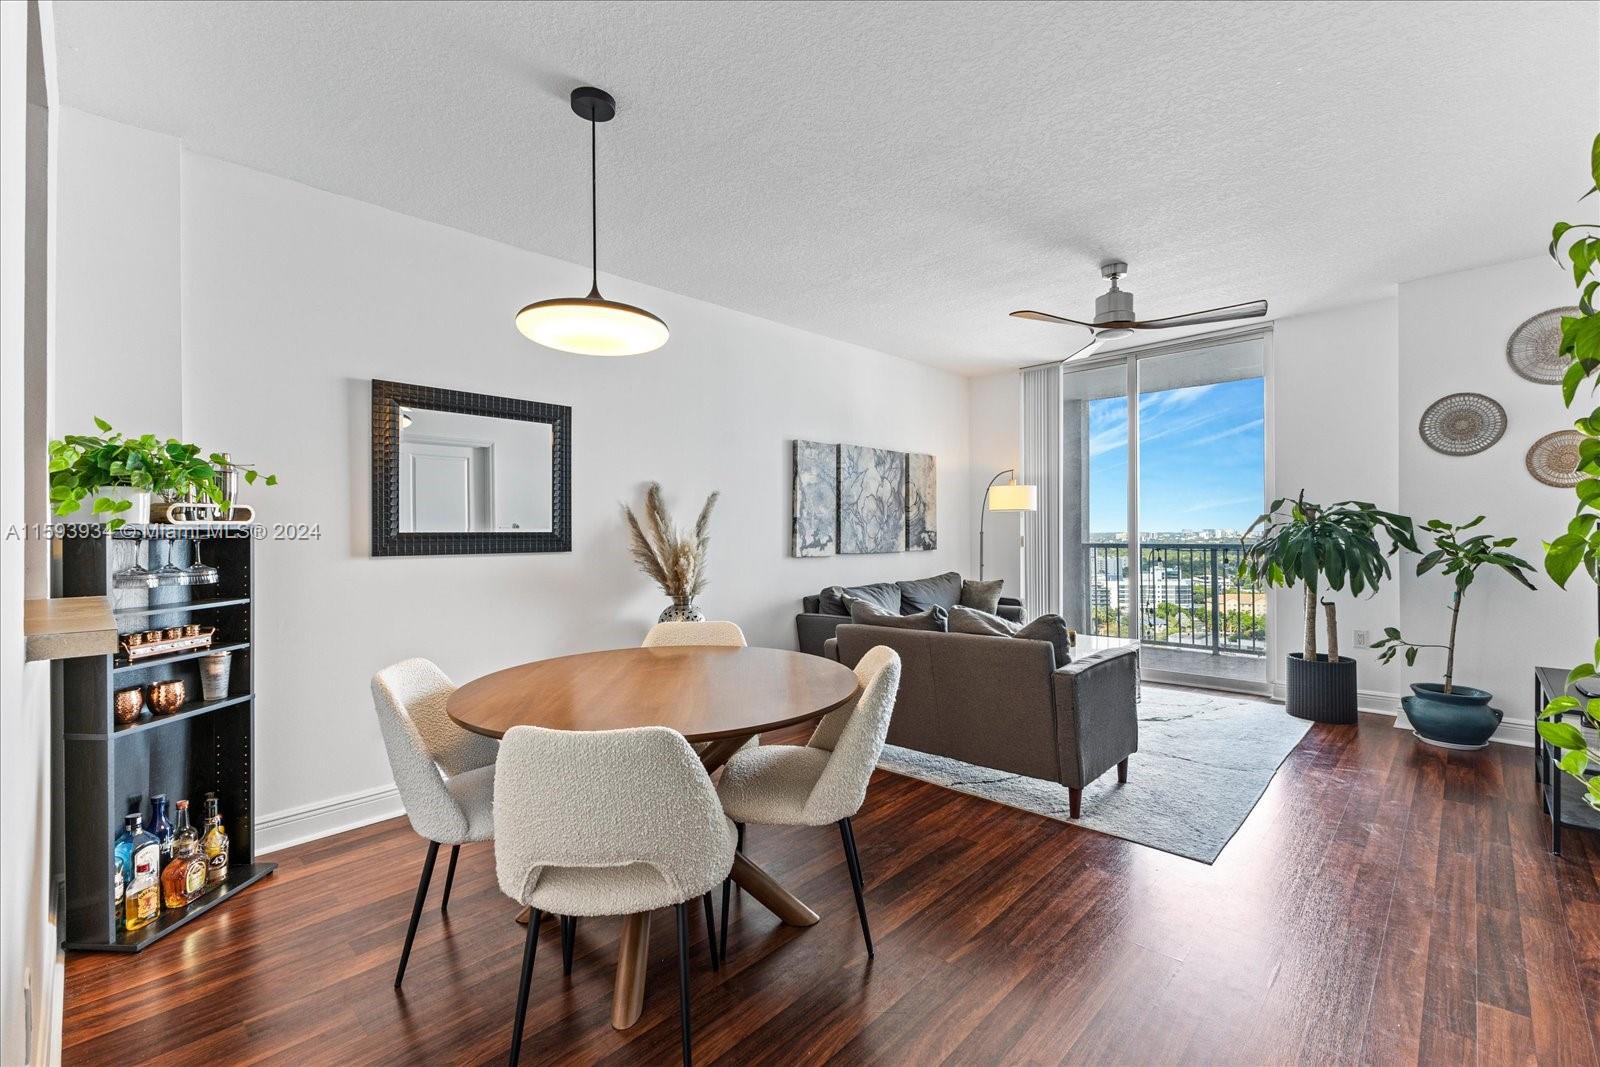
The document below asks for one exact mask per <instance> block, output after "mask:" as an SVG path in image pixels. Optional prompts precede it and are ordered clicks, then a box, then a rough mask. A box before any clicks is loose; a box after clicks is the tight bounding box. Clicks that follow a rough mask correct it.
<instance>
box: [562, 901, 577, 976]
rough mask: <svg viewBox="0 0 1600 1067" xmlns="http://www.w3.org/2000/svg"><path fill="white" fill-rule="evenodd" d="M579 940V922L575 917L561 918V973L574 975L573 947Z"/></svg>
mask: <svg viewBox="0 0 1600 1067" xmlns="http://www.w3.org/2000/svg"><path fill="white" fill-rule="evenodd" d="M577 939H578V920H577V917H576V916H573V915H563V916H561V973H562V974H571V973H572V947H573V944H574V943H575V942H576V941H577Z"/></svg>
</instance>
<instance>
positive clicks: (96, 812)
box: [58, 525, 276, 952]
mask: <svg viewBox="0 0 1600 1067" xmlns="http://www.w3.org/2000/svg"><path fill="white" fill-rule="evenodd" d="M69 533H71V534H73V536H68V537H64V538H62V540H61V541H60V562H61V584H62V590H61V594H62V595H63V596H103V597H107V598H109V599H110V601H111V607H112V615H113V617H114V618H115V619H116V620H117V628H118V630H119V632H122V633H130V632H137V631H140V630H153V629H157V628H164V627H168V626H176V625H179V624H181V623H186V622H201V623H203V624H205V625H207V626H215V627H216V628H217V629H216V635H215V637H214V638H213V640H212V645H211V647H210V648H207V649H202V650H200V651H197V652H186V653H180V654H176V655H171V656H162V657H159V658H155V659H152V660H139V661H134V662H132V663H128V662H124V657H122V656H121V655H120V654H119V655H105V656H83V657H79V658H77V659H70V660H65V661H63V664H62V668H61V678H60V683H61V684H60V701H59V704H60V707H59V712H58V713H59V716H60V722H61V735H60V736H61V746H62V751H61V760H62V766H63V779H64V781H63V787H62V789H61V791H60V795H61V798H62V799H61V804H62V807H63V808H64V817H63V819H62V824H63V829H62V832H61V839H60V840H61V847H62V850H63V851H62V856H63V862H62V875H63V880H64V882H65V887H64V891H63V900H64V905H63V908H62V914H63V916H64V923H63V926H64V938H63V947H65V948H67V949H69V950H86V951H97V952H138V951H140V950H141V949H144V948H147V947H149V946H150V945H152V944H154V943H155V942H156V941H159V940H160V939H161V938H162V937H164V936H166V935H167V934H169V933H171V932H172V931H174V930H177V929H179V928H181V927H183V926H186V925H188V924H189V923H191V922H194V921H195V920H197V919H199V918H200V917H201V916H203V915H205V913H206V912H208V911H210V910H211V909H212V908H215V907H217V906H219V905H221V904H223V903H225V902H226V901H228V900H230V899H232V898H233V897H234V896H236V895H237V894H238V893H239V892H240V891H241V890H243V889H245V888H247V887H249V886H251V885H253V884H255V883H256V882H258V881H260V880H261V879H262V878H264V877H266V876H267V875H268V874H271V873H272V871H273V870H274V869H275V868H276V864H273V863H258V862H256V857H255V832H254V827H253V820H254V811H255V795H254V794H255V786H254V780H255V688H254V679H255V669H254V658H255V657H254V653H255V619H254V603H255V598H254V592H253V590H254V569H253V565H254V558H253V556H254V542H253V540H252V538H251V536H250V531H249V529H248V528H247V527H234V526H168V525H150V526H124V527H122V528H121V529H118V530H116V531H113V532H107V531H106V530H105V529H104V528H103V527H98V526H83V527H72V528H70V529H69ZM197 553H198V554H199V556H200V560H201V561H203V562H204V563H207V564H210V565H211V566H213V567H216V568H217V570H218V572H219V577H218V581H217V582H216V583H215V584H214V585H201V586H184V585H172V586H166V585H163V586H157V587H156V588H153V589H144V588H138V589H118V588H117V587H116V583H115V581H114V580H113V576H114V575H115V574H116V573H117V572H118V571H121V570H123V569H124V568H126V567H129V566H132V565H133V564H134V563H139V564H141V565H143V566H144V567H146V568H148V569H150V570H155V569H157V568H158V567H160V566H161V565H162V564H163V563H165V562H168V561H170V562H171V563H172V564H173V565H174V566H177V567H180V568H182V567H187V566H188V565H189V564H190V563H192V562H195V561H196V554H197ZM217 651H227V652H230V653H231V654H232V662H231V665H230V676H229V679H228V687H229V688H228V693H227V694H226V696H224V697H223V698H222V699H218V700H205V699H203V698H202V694H201V687H200V657H201V656H203V655H206V654H207V653H210V652H217ZM168 678H179V679H182V680H183V683H184V687H185V691H186V694H187V696H188V698H189V699H188V701H187V702H186V703H185V704H184V705H183V707H182V708H180V709H179V710H178V711H177V712H175V713H173V714H171V715H165V716H155V715H152V714H151V712H150V710H149V709H148V707H147V708H146V709H145V711H144V712H143V713H142V714H141V716H140V717H139V719H137V720H136V721H134V722H132V723H127V724H120V723H118V722H117V721H116V719H115V717H114V716H113V714H112V707H113V694H114V693H115V692H116V691H117V690H119V689H123V688H127V687H131V686H135V685H138V686H141V687H142V686H146V685H149V684H150V683H152V682H157V681H162V680H164V679H168ZM158 793H165V794H166V795H167V796H168V797H169V798H170V799H171V800H172V801H173V802H176V801H177V800H180V799H184V798H187V799H188V800H189V801H190V814H191V818H192V819H194V820H200V819H203V817H204V812H203V810H202V805H201V798H203V797H204V795H205V794H206V793H215V794H216V796H217V800H218V802H219V804H220V805H221V810H222V821H223V826H225V827H226V828H227V831H228V838H229V857H228V858H229V864H230V865H229V867H228V878H227V881H226V882H224V883H223V885H222V886H221V887H219V888H217V889H213V890H212V891H211V892H209V893H207V894H206V895H204V896H202V897H201V898H200V899H199V900H196V901H195V902H194V903H192V904H190V905H189V906H188V907H187V908H183V909H179V910H172V911H168V910H166V909H163V910H162V912H161V914H160V916H159V917H158V918H157V919H156V920H155V921H154V922H152V923H150V924H149V925H147V926H144V927H142V928H140V929H138V930H132V931H130V930H127V929H125V928H124V927H123V924H122V921H121V920H122V917H121V916H120V915H118V914H117V910H116V901H115V900H114V892H113V880H114V876H115V867H114V851H113V850H114V844H115V839H116V835H117V832H118V831H119V830H120V829H121V828H122V817H123V815H124V814H126V813H128V812H132V811H139V812H140V813H141V814H143V815H144V816H145V819H146V821H147V822H148V819H149V815H150V797H152V796H154V795H155V794H158ZM197 828H198V827H197Z"/></svg>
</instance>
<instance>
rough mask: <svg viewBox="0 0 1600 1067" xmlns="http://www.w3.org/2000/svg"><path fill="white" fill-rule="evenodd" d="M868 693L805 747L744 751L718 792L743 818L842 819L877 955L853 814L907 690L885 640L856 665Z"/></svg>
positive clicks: (822, 822)
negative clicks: (897, 701) (902, 691)
mask: <svg viewBox="0 0 1600 1067" xmlns="http://www.w3.org/2000/svg"><path fill="white" fill-rule="evenodd" d="M855 671H856V679H857V680H858V681H859V682H860V683H861V695H860V696H859V697H858V698H857V699H856V702H855V703H854V704H853V705H850V706H848V707H844V708H840V709H839V710H838V711H835V712H832V713H830V714H829V715H827V716H825V717H824V718H823V720H822V721H821V722H819V723H818V724H817V728H816V730H814V731H813V732H812V734H811V740H810V741H808V742H806V743H805V744H804V745H763V746H762V747H760V748H756V749H747V750H743V751H740V752H736V753H734V755H733V758H732V759H730V760H729V761H728V762H727V765H726V766H724V767H723V769H722V779H721V781H720V782H718V784H717V795H718V796H719V797H720V798H721V800H722V808H723V810H724V811H725V812H727V814H728V817H729V818H730V819H733V820H734V821H735V822H738V823H746V822H755V823H768V824H772V825H778V826H826V825H828V824H829V823H836V824H837V825H838V827H839V837H840V839H841V841H843V843H844V856H845V863H846V864H847V865H848V866H849V868H850V885H851V888H853V889H854V890H855V894H856V914H857V915H858V916H859V917H860V919H861V936H862V937H863V938H864V939H865V940H866V943H867V955H868V957H871V956H872V955H873V954H874V952H873V947H872V929H871V928H870V927H869V926H868V925H867V905H866V900H865V898H864V897H863V895H862V886H863V882H862V877H861V857H860V855H859V854H858V853H857V852H856V837H855V829H854V828H853V827H852V826H851V824H850V819H851V817H852V816H853V815H855V813H856V812H858V811H860V810H861V804H862V802H863V801H864V800H866V797H867V781H868V780H869V779H870V778H871V777H872V771H873V768H875V767H876V766H877V765H878V756H879V755H880V754H882V752H883V739H884V736H885V735H886V734H887V733H888V732H889V716H890V715H891V714H892V713H893V712H894V697H895V693H896V691H897V690H898V689H899V688H900V656H899V654H897V653H896V652H895V651H894V650H893V649H890V648H886V647H884V646H883V645H879V646H878V647H876V648H873V649H870V650H868V652H867V654H866V655H865V656H862V657H861V662H860V663H858V664H856V668H855ZM722 922H723V928H722V945H723V953H724V954H726V953H727V938H728V930H727V922H728V893H727V886H726V884H724V886H723V899H722Z"/></svg>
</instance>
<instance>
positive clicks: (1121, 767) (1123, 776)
mask: <svg viewBox="0 0 1600 1067" xmlns="http://www.w3.org/2000/svg"><path fill="white" fill-rule="evenodd" d="M1117 781H1118V782H1121V783H1123V784H1124V785H1126V784H1127V781H1128V757H1126V756H1124V757H1122V762H1121V763H1119V764H1117Z"/></svg>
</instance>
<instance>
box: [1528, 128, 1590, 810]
mask: <svg viewBox="0 0 1600 1067" xmlns="http://www.w3.org/2000/svg"><path fill="white" fill-rule="evenodd" d="M1589 180H1590V183H1591V184H1590V186H1589V190H1588V192H1586V193H1584V194H1583V195H1584V196H1585V197H1587V196H1589V195H1590V194H1592V193H1594V192H1595V191H1596V190H1597V189H1600V136H1596V137H1595V139H1594V142H1593V144H1592V145H1591V147H1590V149H1589ZM1580 199H1582V198H1581V197H1580ZM1563 253H1564V254H1565V258H1566V261H1567V262H1566V263H1562V257H1563ZM1550 256H1551V258H1553V259H1554V260H1555V261H1556V262H1557V263H1562V265H1563V266H1567V264H1570V265H1571V270H1572V280H1573V284H1574V285H1575V286H1576V287H1577V289H1578V313H1577V314H1576V315H1568V316H1565V317H1564V318H1562V320H1561V354H1562V355H1564V356H1566V357H1567V358H1568V359H1569V360H1571V362H1570V363H1568V364H1567V370H1566V374H1565V376H1564V377H1563V378H1562V380H1561V397H1562V400H1563V401H1565V403H1566V405H1567V407H1569V408H1570V407H1571V406H1572V403H1573V401H1574V400H1575V399H1577V396H1578V391H1579V389H1581V388H1582V387H1583V386H1584V385H1585V384H1587V385H1588V386H1589V394H1590V395H1591V396H1592V395H1593V394H1594V392H1595V389H1596V386H1597V385H1600V381H1597V375H1600V310H1597V309H1596V307H1595V294H1596V292H1597V291H1600V224H1596V223H1592V222H1588V223H1577V224H1573V223H1570V222H1558V223H1556V224H1555V228H1554V229H1553V230H1552V231H1551V234H1550ZM1580 410H1581V409H1580ZM1573 426H1575V427H1576V428H1577V430H1578V432H1579V433H1580V434H1582V435H1583V438H1584V439H1583V440H1582V441H1581V442H1579V445H1578V474H1579V476H1580V478H1579V481H1578V484H1577V486H1576V487H1575V495H1576V496H1577V508H1576V509H1575V510H1576V514H1575V515H1574V516H1573V518H1572V521H1571V522H1570V523H1568V525H1567V529H1566V532H1565V533H1563V534H1561V535H1560V536H1559V537H1557V538H1555V540H1553V541H1549V542H1547V543H1546V545H1545V556H1544V569H1545V573H1547V574H1549V575H1550V577H1551V578H1552V579H1553V580H1554V581H1555V583H1556V585H1558V586H1561V587H1562V588H1565V587H1566V584H1567V580H1568V579H1569V578H1571V577H1572V575H1573V574H1575V573H1576V572H1578V571H1580V570H1581V571H1583V572H1584V573H1585V574H1587V575H1588V576H1589V577H1590V578H1591V579H1594V580H1596V581H1600V408H1594V409H1592V410H1591V411H1590V412H1589V413H1588V414H1587V415H1583V416H1581V417H1580V418H1578V419H1577V420H1575V421H1574V422H1573ZM1597 676H1600V641H1596V642H1595V648H1594V656H1593V658H1592V659H1591V660H1590V661H1589V662H1587V663H1580V664H1578V665H1577V666H1576V667H1574V668H1573V669H1572V672H1571V673H1570V674H1569V675H1568V676H1567V681H1568V684H1569V685H1574V686H1582V688H1580V689H1579V690H1578V691H1579V692H1581V693H1583V694H1584V699H1581V700H1580V699H1579V698H1578V697H1576V696H1572V695H1571V694H1570V693H1567V694H1562V695H1561V696H1559V697H1556V698H1555V699H1554V700H1552V701H1551V702H1550V703H1549V704H1547V705H1546V706H1545V707H1544V709H1543V710H1542V711H1541V712H1540V714H1539V719H1538V722H1537V729H1538V731H1539V737H1540V738H1541V739H1542V740H1543V741H1544V742H1546V743H1548V744H1550V745H1553V746H1555V748H1557V749H1559V750H1560V751H1561V753H1562V755H1561V759H1560V761H1559V763H1558V766H1559V768H1560V770H1561V771H1562V772H1563V773H1564V774H1568V775H1571V776H1572V777H1573V778H1574V779H1576V780H1577V782H1578V784H1579V785H1580V786H1581V787H1582V788H1583V790H1584V793H1583V799H1584V801H1585V802H1586V803H1587V804H1588V805H1589V806H1590V807H1592V808H1596V809H1600V775H1597V774H1595V773H1594V769H1595V768H1596V767H1600V741H1595V742H1591V741H1590V737H1589V736H1586V735H1585V734H1584V732H1583V731H1582V730H1581V729H1579V728H1578V726H1576V725H1574V724H1572V723H1570V722H1564V721H1562V720H1563V719H1564V717H1565V716H1567V715H1569V714H1577V715H1578V716H1579V717H1578V722H1580V723H1585V724H1586V725H1588V726H1590V727H1591V728H1597V729H1600V698H1595V697H1594V696H1592V694H1593V693H1594V692H1595V687H1594V682H1595V679H1596V677H1597ZM1591 736H1600V735H1591Z"/></svg>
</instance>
